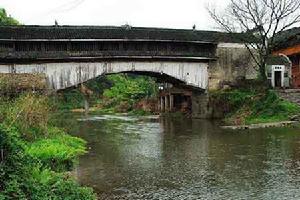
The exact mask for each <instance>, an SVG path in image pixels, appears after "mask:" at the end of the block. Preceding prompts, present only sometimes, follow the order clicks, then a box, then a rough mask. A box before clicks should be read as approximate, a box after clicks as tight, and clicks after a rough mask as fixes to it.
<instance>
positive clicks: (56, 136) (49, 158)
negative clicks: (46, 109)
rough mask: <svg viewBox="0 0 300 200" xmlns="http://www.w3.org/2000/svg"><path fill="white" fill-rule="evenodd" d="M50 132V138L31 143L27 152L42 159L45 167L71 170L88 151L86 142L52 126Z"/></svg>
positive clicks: (56, 169)
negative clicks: (79, 157) (77, 160)
mask: <svg viewBox="0 0 300 200" xmlns="http://www.w3.org/2000/svg"><path fill="white" fill-rule="evenodd" d="M49 134H50V138H46V139H40V140H38V141H35V142H33V143H30V144H29V145H28V147H27V148H26V153H28V154H29V155H30V156H32V157H33V158H36V159H38V160H40V161H41V163H42V164H43V166H44V167H50V168H51V169H52V170H55V171H64V170H71V169H72V167H73V165H74V163H75V161H76V159H77V158H78V156H80V155H83V154H85V153H86V142H85V141H84V140H82V139H80V138H77V137H72V136H69V135H67V134H65V133H64V132H63V131H62V130H60V129H57V128H51V129H50V130H49Z"/></svg>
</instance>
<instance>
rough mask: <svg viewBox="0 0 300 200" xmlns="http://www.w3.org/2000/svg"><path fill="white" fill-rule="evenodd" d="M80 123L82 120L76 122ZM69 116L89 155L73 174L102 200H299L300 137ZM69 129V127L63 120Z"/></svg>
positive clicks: (189, 123) (212, 125)
mask: <svg viewBox="0 0 300 200" xmlns="http://www.w3.org/2000/svg"><path fill="white" fill-rule="evenodd" d="M78 119H81V120H78ZM82 119H84V118H83V117H81V116H73V117H69V121H70V123H72V124H74V125H72V126H67V125H66V124H65V125H63V126H65V127H67V128H68V129H69V131H70V132H72V134H74V135H77V136H80V137H82V138H84V139H86V140H87V141H88V143H89V147H90V151H89V153H88V154H87V155H85V156H83V157H82V158H81V159H80V162H79V166H78V168H77V170H76V172H77V175H78V178H79V180H80V182H81V183H83V184H86V185H90V186H92V187H94V188H95V190H96V191H97V192H98V193H99V198H100V199H300V190H299V189H298V188H299V186H300V176H299V174H300V153H299V152H300V151H299V150H300V147H299V146H300V145H299V144H300V131H299V130H297V129H293V128H289V129H287V128H282V129H264V130H254V131H224V130H220V129H219V128H218V123H217V122H210V121H203V120H191V119H184V120H183V119H177V120H176V119H168V118H161V119H155V118H153V117H150V118H149V117H147V118H145V117H126V116H121V117H120V116H94V117H93V116H92V117H90V118H88V119H86V118H85V119H84V120H82ZM65 122H66V121H65Z"/></svg>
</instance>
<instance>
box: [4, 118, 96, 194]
mask: <svg viewBox="0 0 300 200" xmlns="http://www.w3.org/2000/svg"><path fill="white" fill-rule="evenodd" d="M75 146H76V145H75ZM0 149H2V151H3V152H4V156H3V158H0V199H32V200H41V199H61V200H63V199H69V200H81V199H88V200H89V199H96V196H95V194H94V193H93V191H92V189H90V188H86V187H81V186H80V185H79V184H78V183H76V182H75V181H74V180H72V179H71V178H70V177H69V176H68V175H66V174H63V173H55V172H53V171H51V170H50V169H47V168H44V167H43V166H42V165H40V164H39V162H38V161H37V160H36V159H33V158H32V157H31V156H30V155H28V154H26V152H25V143H24V142H23V141H22V139H21V138H20V135H19V134H18V132H17V129H15V128H7V127H6V126H5V125H3V124H0Z"/></svg>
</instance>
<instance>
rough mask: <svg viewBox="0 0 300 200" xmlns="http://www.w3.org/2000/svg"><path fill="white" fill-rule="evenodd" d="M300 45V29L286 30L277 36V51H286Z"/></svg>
mask: <svg viewBox="0 0 300 200" xmlns="http://www.w3.org/2000/svg"><path fill="white" fill-rule="evenodd" d="M299 44H300V27H295V28H292V29H289V30H286V31H284V32H282V33H280V34H279V35H277V36H275V50H280V49H285V48H288V47H291V46H295V45H299Z"/></svg>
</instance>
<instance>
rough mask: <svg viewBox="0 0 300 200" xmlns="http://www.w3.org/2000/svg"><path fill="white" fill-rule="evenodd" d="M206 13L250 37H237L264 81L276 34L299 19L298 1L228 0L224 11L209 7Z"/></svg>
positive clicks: (234, 30) (299, 20) (226, 29)
mask: <svg viewBox="0 0 300 200" xmlns="http://www.w3.org/2000/svg"><path fill="white" fill-rule="evenodd" d="M208 12H209V14H210V16H211V17H212V18H213V19H214V20H215V21H216V22H217V23H218V24H219V26H220V27H221V28H222V29H223V30H225V31H227V32H229V33H236V32H244V33H247V34H249V35H248V36H250V38H252V39H254V40H249V37H241V38H240V39H241V41H243V42H244V43H245V45H246V47H247V48H248V50H249V52H250V53H251V55H252V57H253V59H254V61H255V63H256V69H257V70H258V71H259V74H260V77H261V78H262V79H263V80H266V73H265V67H266V62H267V59H268V57H269V56H270V55H271V53H272V51H273V49H274V47H275V45H276V44H275V43H276V40H275V38H276V36H277V35H280V34H281V33H282V32H283V31H286V30H287V29H289V28H291V27H293V26H295V25H296V24H298V23H299V22H300V0H230V4H229V5H228V7H227V8H226V9H225V10H224V11H222V12H218V11H216V9H215V7H214V8H212V7H210V8H208Z"/></svg>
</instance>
